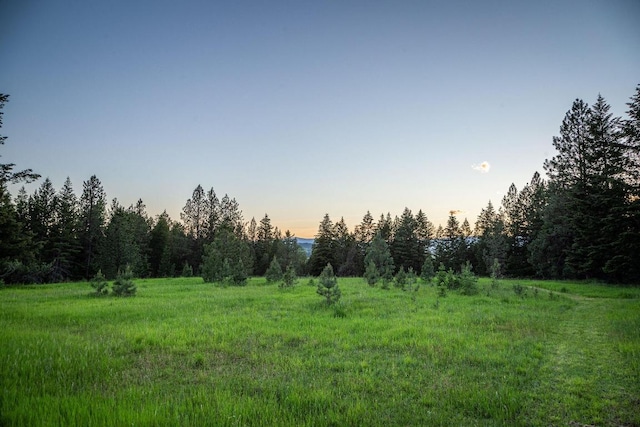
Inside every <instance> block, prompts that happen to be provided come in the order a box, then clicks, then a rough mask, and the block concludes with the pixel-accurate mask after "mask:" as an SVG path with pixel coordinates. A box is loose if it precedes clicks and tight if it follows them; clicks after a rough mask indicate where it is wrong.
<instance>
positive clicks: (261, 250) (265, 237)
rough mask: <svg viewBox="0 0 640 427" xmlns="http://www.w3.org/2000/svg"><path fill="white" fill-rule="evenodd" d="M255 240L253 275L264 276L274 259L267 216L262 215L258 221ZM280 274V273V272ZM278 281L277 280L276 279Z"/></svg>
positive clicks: (272, 236) (272, 234)
mask: <svg viewBox="0 0 640 427" xmlns="http://www.w3.org/2000/svg"><path fill="white" fill-rule="evenodd" d="M256 237H257V240H256V243H255V260H256V265H255V274H256V275H258V276H264V274H265V272H266V271H267V268H268V267H269V262H270V261H272V259H273V257H274V255H275V254H274V253H273V242H274V240H275V236H274V229H273V226H272V225H271V219H270V218H269V215H267V214H264V218H262V219H261V220H260V223H259V224H258V228H257V236H256ZM280 273H281V274H282V271H281V272H280ZM278 280H279V279H278Z"/></svg>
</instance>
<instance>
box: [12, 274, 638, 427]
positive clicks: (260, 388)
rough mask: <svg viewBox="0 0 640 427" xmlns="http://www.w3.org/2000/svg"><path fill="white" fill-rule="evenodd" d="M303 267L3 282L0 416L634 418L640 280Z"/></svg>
mask: <svg viewBox="0 0 640 427" xmlns="http://www.w3.org/2000/svg"><path fill="white" fill-rule="evenodd" d="M308 280H309V279H300V280H299V281H298V284H297V285H296V286H295V287H294V288H292V289H285V290H283V289H279V288H278V286H277V285H276V284H270V285H267V284H266V282H265V279H264V278H252V279H250V280H249V283H248V285H247V286H245V287H220V286H215V285H212V284H205V283H203V282H202V279H200V278H176V279H145V280H136V285H137V286H138V291H137V295H136V296H135V297H131V298H116V297H100V298H99V297H91V296H89V293H90V291H91V288H90V287H89V285H88V284H87V283H64V284H52V285H38V286H22V287H5V288H2V289H0V389H1V391H0V393H1V394H0V424H1V425H52V426H59V425H78V426H91V425H93V426H95V425H137V426H139V425H142V426H146V425H221V426H227V425H228V426H236V425H239V426H243V425H248V426H254V425H256V426H258V425H260V426H267V425H268V426H271V425H292V426H305V425H307V426H325V425H326V426H329V425H335V426H346V425H373V426H375V425H380V426H382V425H384V426H390V425H509V426H512V425H527V426H538V425H539V426H548V425H574V426H583V425H624V426H632V425H640V411H638V407H640V289H639V288H619V287H611V286H603V285H598V284H587V283H573V282H548V281H525V280H519V281H509V280H503V281H501V282H500V284H499V287H498V288H497V289H494V288H492V287H491V285H490V283H489V280H488V279H481V280H480V282H479V283H480V288H481V292H480V294H479V295H475V296H463V295H459V294H458V293H456V292H449V293H448V294H447V296H446V297H440V298H439V297H438V296H437V295H438V292H437V289H436V288H435V287H433V286H430V285H426V284H423V285H421V287H420V289H419V291H417V292H405V291H402V290H400V289H396V288H393V287H392V288H391V289H389V290H383V289H381V288H380V287H375V288H372V287H369V286H368V285H367V284H366V283H365V282H364V280H363V279H360V278H346V279H339V282H338V283H339V286H340V287H341V289H342V300H341V302H340V303H339V304H338V306H337V307H335V308H332V307H328V306H326V305H325V304H324V303H323V301H322V299H321V298H320V297H319V296H318V295H316V288H315V287H313V286H309V285H308ZM516 283H517V284H520V285H523V286H525V290H526V295H522V296H519V295H516V293H515V292H514V290H513V285H514V284H516Z"/></svg>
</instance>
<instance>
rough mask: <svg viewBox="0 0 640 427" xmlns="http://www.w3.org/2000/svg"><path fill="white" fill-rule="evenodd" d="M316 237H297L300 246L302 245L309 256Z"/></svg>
mask: <svg viewBox="0 0 640 427" xmlns="http://www.w3.org/2000/svg"><path fill="white" fill-rule="evenodd" d="M315 241H316V240H315V239H305V238H302V237H296V242H297V243H298V246H300V247H301V248H302V249H304V251H305V252H306V253H307V256H311V249H312V248H313V243H314V242H315Z"/></svg>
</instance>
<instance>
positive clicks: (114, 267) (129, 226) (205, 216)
mask: <svg viewBox="0 0 640 427" xmlns="http://www.w3.org/2000/svg"><path fill="white" fill-rule="evenodd" d="M7 194H8V193H7V192H6V188H5V189H3V198H4V203H3V211H2V214H3V219H4V221H3V222H2V233H3V234H2V236H3V245H2V253H1V256H2V258H1V259H0V262H1V264H0V268H1V270H0V271H1V273H0V274H1V276H0V278H1V279H2V280H3V281H4V282H6V283H42V282H58V281H65V280H77V279H88V278H91V277H93V276H94V275H95V274H96V273H97V272H98V271H100V272H101V273H102V274H104V276H105V277H106V278H108V279H113V278H115V277H116V276H117V275H118V273H119V272H122V271H125V269H127V268H129V269H130V270H131V272H132V273H133V275H134V276H135V277H171V276H179V275H183V276H191V275H194V274H196V275H203V274H204V273H205V272H204V271H203V270H202V267H203V265H207V262H208V265H211V259H210V258H211V257H212V256H216V255H217V256H219V257H221V258H220V262H221V263H223V262H225V259H226V260H227V262H228V263H229V262H230V263H232V264H233V263H234V262H236V261H237V259H238V257H239V256H240V255H239V254H243V255H242V256H243V263H244V266H243V267H242V271H241V272H240V273H239V274H241V275H243V276H244V277H246V276H248V275H252V274H254V275H263V274H264V273H265V271H266V269H267V267H268V263H269V262H270V261H271V260H272V259H273V258H274V257H277V259H279V260H280V262H281V263H282V264H283V265H285V266H289V265H292V266H293V267H294V268H295V269H296V271H297V272H299V274H304V273H305V267H306V258H307V257H306V253H305V252H304V250H303V249H302V248H300V247H299V246H298V244H297V241H296V239H295V237H294V236H293V235H291V233H289V231H287V232H286V233H285V234H284V235H283V234H282V233H281V232H280V230H279V229H278V228H277V227H274V226H272V225H271V220H270V219H269V217H268V215H265V217H264V218H263V219H262V220H261V221H260V222H259V223H257V222H256V221H255V219H252V220H251V221H250V222H249V223H248V224H245V222H244V220H243V216H242V211H241V210H240V208H239V206H238V203H237V202H236V200H235V199H233V198H230V197H229V196H228V195H225V196H224V197H222V199H218V197H217V195H216V193H215V191H214V190H213V189H210V190H209V191H208V192H205V191H204V190H203V188H202V187H201V186H200V185H198V187H197V188H196V189H195V190H194V192H193V195H192V197H191V198H190V199H188V200H187V202H186V204H185V206H184V208H183V211H182V213H181V221H174V220H172V219H171V218H170V217H169V215H168V214H167V213H166V211H165V212H163V213H162V214H161V215H158V216H157V217H155V218H151V217H150V216H149V215H148V214H147V212H146V208H145V205H144V203H143V202H142V200H138V202H137V203H135V204H133V205H131V206H129V207H125V206H123V205H121V204H120V202H118V200H117V199H113V200H112V201H111V202H110V204H109V205H108V206H107V197H106V194H105V191H104V189H103V186H102V184H101V182H100V180H99V179H98V178H97V177H96V176H92V177H91V178H89V179H88V180H87V181H85V182H83V188H82V193H81V194H80V196H79V197H78V196H77V195H76V194H75V193H74V190H73V187H72V183H71V181H70V180H69V178H67V180H66V182H65V183H64V185H63V187H62V188H61V189H60V190H59V191H56V190H55V188H54V186H53V184H52V182H51V181H50V180H49V179H48V178H47V179H45V180H44V181H43V183H42V184H41V185H40V186H39V188H37V189H36V190H35V191H34V192H33V194H31V195H28V194H27V193H26V191H25V189H24V187H22V188H21V189H20V191H19V192H18V194H17V196H16V198H15V203H12V202H10V199H9V198H8V195H7ZM8 231H11V233H8ZM5 242H6V243H9V244H5ZM234 244H235V246H234ZM238 246H239V249H238ZM234 251H235V252H234ZM232 267H233V265H232ZM229 268H230V267H229ZM232 270H233V269H232ZM228 273H229V274H231V273H233V271H231V272H228ZM214 274H224V273H222V272H216V273H214ZM236 274H238V273H237V272H236ZM223 278H224V277H223Z"/></svg>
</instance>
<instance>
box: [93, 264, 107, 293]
mask: <svg viewBox="0 0 640 427" xmlns="http://www.w3.org/2000/svg"><path fill="white" fill-rule="evenodd" d="M91 287H92V288H93V294H94V295H96V296H105V295H107V294H108V293H109V283H108V282H107V279H106V278H105V277H104V275H103V274H102V270H98V272H97V273H96V275H95V276H93V278H92V279H91Z"/></svg>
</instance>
